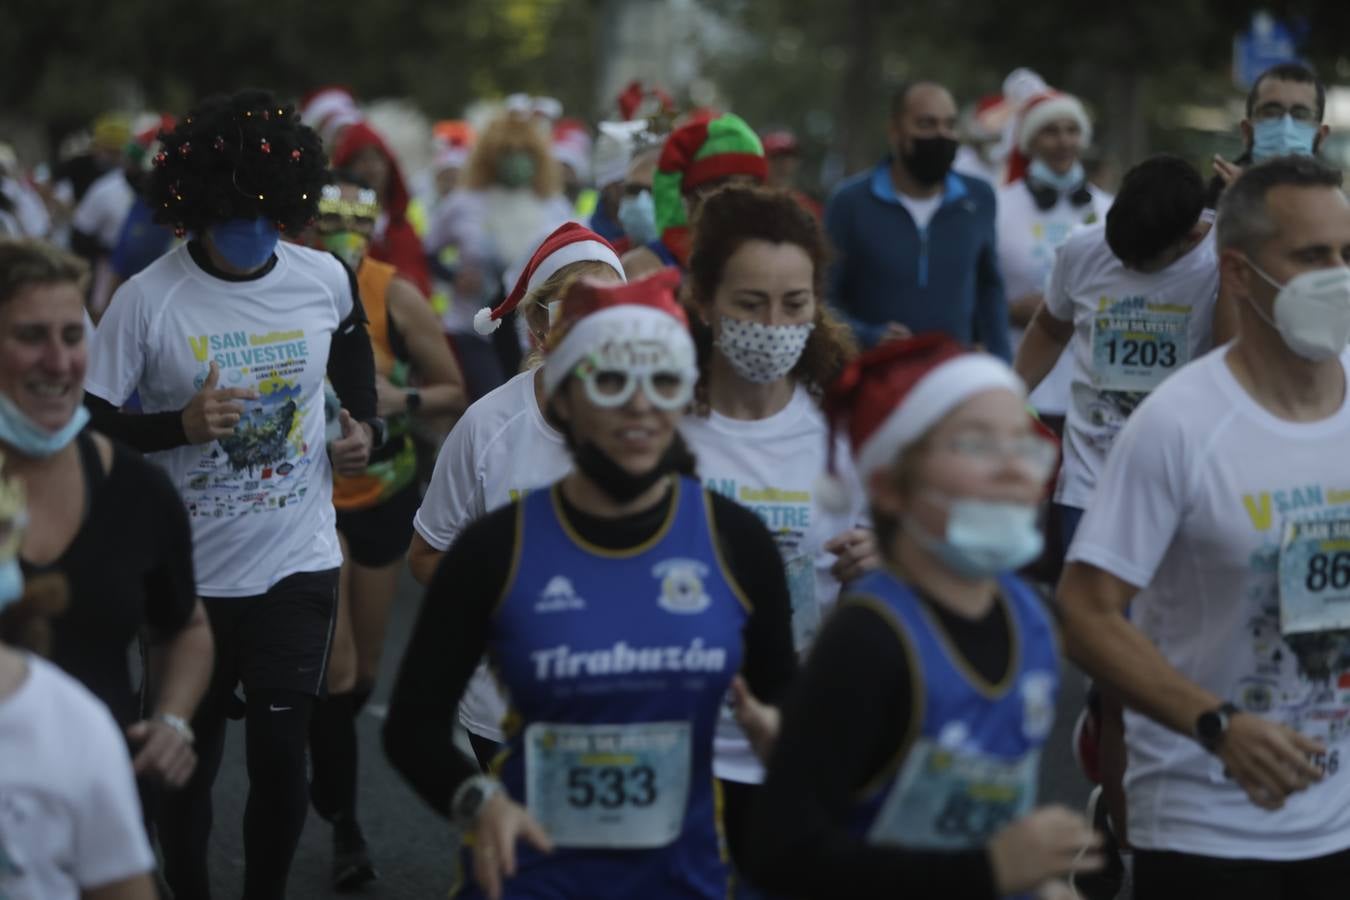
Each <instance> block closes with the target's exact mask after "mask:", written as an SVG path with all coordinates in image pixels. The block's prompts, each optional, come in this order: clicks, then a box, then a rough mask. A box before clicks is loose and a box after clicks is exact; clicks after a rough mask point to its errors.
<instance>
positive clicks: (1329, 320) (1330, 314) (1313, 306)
mask: <svg viewBox="0 0 1350 900" xmlns="http://www.w3.org/2000/svg"><path fill="white" fill-rule="evenodd" d="M1247 265H1249V266H1251V267H1252V271H1254V272H1255V273H1256V274H1257V275H1260V276H1261V277H1262V278H1263V279H1265V281H1266V283H1267V284H1269V285H1270V286H1271V287H1274V288H1278V289H1279V293H1278V294H1276V295H1275V319H1274V321H1271V319H1270V318H1269V317H1268V316H1267V315H1266V314H1265V313H1264V312H1262V311H1261V308H1260V307H1259V306H1257V305H1256V304H1255V303H1254V302H1253V303H1252V308H1253V309H1255V310H1256V314H1257V315H1259V316H1260V317H1261V318H1262V319H1265V321H1266V323H1267V324H1268V325H1270V326H1271V327H1272V328H1274V329H1275V330H1276V331H1278V332H1279V333H1280V337H1281V338H1283V339H1284V343H1285V344H1286V346H1288V347H1289V349H1290V350H1292V351H1294V352H1295V353H1297V354H1298V355H1299V356H1301V357H1303V358H1304V359H1306V360H1309V361H1311V362H1322V361H1324V360H1328V359H1334V358H1335V357H1337V356H1339V355H1340V354H1341V353H1343V352H1344V351H1345V348H1346V344H1347V343H1350V269H1348V268H1346V267H1345V266H1336V267H1334V268H1330V269H1314V270H1313V271H1311V272H1304V273H1302V274H1301V275H1296V276H1294V277H1293V278H1291V279H1289V281H1287V282H1285V283H1284V284H1280V283H1279V282H1278V281H1276V280H1275V279H1274V278H1271V277H1270V276H1269V275H1267V274H1266V273H1265V272H1264V271H1262V270H1261V268H1260V267H1259V266H1257V265H1256V263H1254V262H1252V261H1251V260H1247ZM1248 302H1252V301H1251V299H1250V298H1248Z"/></svg>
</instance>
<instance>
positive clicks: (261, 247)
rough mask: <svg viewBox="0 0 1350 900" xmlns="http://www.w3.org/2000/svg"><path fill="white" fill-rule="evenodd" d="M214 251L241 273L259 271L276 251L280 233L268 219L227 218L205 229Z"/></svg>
mask: <svg viewBox="0 0 1350 900" xmlns="http://www.w3.org/2000/svg"><path fill="white" fill-rule="evenodd" d="M206 233H207V234H208V235H210V237H211V244H212V246H214V247H215V248H216V252H217V253H219V254H220V255H221V256H223V257H225V261H226V262H227V263H229V264H230V265H232V266H234V267H235V268H236V269H239V270H241V271H244V272H252V271H253V270H254V269H257V268H260V267H261V266H262V264H263V263H265V262H267V260H268V259H269V258H271V256H272V251H274V250H276V249H277V241H278V240H280V238H281V232H279V231H278V230H277V226H276V223H275V222H272V221H270V220H268V219H264V218H261V217H259V218H257V219H230V220H229V221H228V222H221V223H220V224H219V225H212V226H210V227H209V228H207V229H206Z"/></svg>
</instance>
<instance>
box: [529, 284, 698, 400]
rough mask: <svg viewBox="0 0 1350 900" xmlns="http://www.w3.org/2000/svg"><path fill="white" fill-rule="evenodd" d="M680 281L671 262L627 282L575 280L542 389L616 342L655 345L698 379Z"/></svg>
mask: <svg viewBox="0 0 1350 900" xmlns="http://www.w3.org/2000/svg"><path fill="white" fill-rule="evenodd" d="M679 286H680V273H679V272H677V271H675V270H674V269H669V268H667V269H662V270H660V271H659V272H657V273H655V274H654V275H650V276H648V277H646V278H642V279H639V280H637V281H634V282H631V283H629V284H619V285H611V284H604V283H601V282H598V281H594V280H591V279H582V280H581V281H578V282H576V283H575V284H573V285H572V286H571V287H570V288H569V289H568V291H567V293H566V294H565V295H564V296H563V299H562V313H561V315H560V317H559V321H558V325H557V326H555V330H556V333H559V334H561V335H562V339H561V340H560V341H559V342H558V344H557V346H556V347H554V348H553V349H552V350H551V351H549V354H548V359H547V360H545V362H544V392H545V393H546V394H552V393H553V392H554V391H555V390H557V388H558V386H559V385H560V384H562V383H563V381H564V380H565V379H566V378H567V376H568V375H570V374H571V373H572V372H573V371H574V370H575V369H576V367H577V366H578V365H579V364H580V363H581V361H582V360H584V359H586V358H587V357H589V356H591V355H592V354H594V353H597V352H599V351H601V350H602V349H603V348H605V347H606V346H609V345H614V344H633V343H641V344H643V345H645V346H646V348H647V349H648V350H650V349H651V348H653V347H655V348H656V349H657V351H658V352H660V353H662V354H663V355H664V356H665V357H666V359H665V364H667V365H669V366H670V368H671V369H672V370H673V371H679V372H682V373H683V374H684V375H685V376H686V377H687V378H689V379H691V380H693V379H696V378H697V377H698V355H697V352H696V351H695V349H694V339H693V337H691V336H690V334H689V319H688V317H687V316H686V315H685V312H684V307H682V306H681V305H680V303H679V301H678V300H676V299H675V291H676V290H677V289H678V288H679Z"/></svg>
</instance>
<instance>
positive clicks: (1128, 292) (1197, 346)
mask: <svg viewBox="0 0 1350 900" xmlns="http://www.w3.org/2000/svg"><path fill="white" fill-rule="evenodd" d="M1218 293H1219V264H1218V258H1217V257H1216V256H1215V251H1214V230H1213V229H1212V228H1211V229H1210V231H1209V233H1208V234H1207V235H1206V236H1205V237H1204V239H1203V240H1201V241H1200V243H1199V244H1197V245H1196V246H1195V247H1193V248H1191V250H1190V252H1188V253H1187V254H1186V255H1185V256H1183V257H1181V259H1178V260H1177V261H1176V262H1174V263H1172V264H1171V265H1170V266H1168V267H1167V268H1165V269H1163V270H1162V271H1161V272H1154V273H1150V274H1144V273H1142V272H1134V271H1131V270H1129V269H1127V268H1125V266H1124V264H1123V263H1121V261H1120V260H1119V259H1117V258H1116V255H1115V254H1114V253H1112V252H1111V248H1110V247H1109V246H1107V244H1106V225H1105V224H1104V223H1103V224H1099V225H1092V226H1088V227H1086V228H1082V229H1080V230H1078V231H1076V232H1075V233H1073V234H1071V235H1070V236H1069V238H1068V240H1066V241H1065V242H1064V244H1063V245H1062V246H1061V247H1060V249H1059V254H1058V255H1057V256H1056V258H1055V265H1054V268H1053V269H1052V270H1051V273H1050V284H1049V287H1048V288H1047V289H1046V292H1045V304H1046V308H1047V310H1048V311H1049V312H1050V314H1051V315H1053V316H1054V317H1055V318H1056V319H1059V320H1061V321H1065V322H1068V321H1072V322H1073V325H1074V333H1073V338H1072V339H1071V341H1070V344H1069V347H1068V349H1069V351H1071V353H1072V355H1073V378H1072V381H1071V383H1070V386H1069V409H1068V416H1067V419H1066V421H1065V425H1064V466H1063V469H1062V470H1061V471H1060V475H1059V484H1058V486H1057V488H1056V490H1055V500H1056V501H1058V502H1059V503H1062V504H1064V505H1066V506H1074V507H1078V508H1079V509H1086V508H1087V506H1088V501H1089V499H1090V498H1091V496H1092V488H1093V486H1094V485H1095V484H1096V483H1097V473H1098V472H1100V471H1101V468H1102V464H1103V463H1104V462H1105V461H1106V452H1107V451H1108V450H1110V449H1111V444H1112V443H1113V442H1114V441H1115V439H1116V435H1118V434H1119V433H1120V429H1121V428H1122V427H1123V426H1124V424H1125V420H1126V419H1127V418H1128V417H1129V415H1130V413H1131V412H1133V411H1134V408H1135V407H1136V406H1138V405H1139V401H1141V400H1142V399H1143V398H1144V397H1145V396H1147V395H1148V393H1149V392H1150V391H1151V390H1153V389H1154V388H1156V387H1157V386H1158V385H1159V384H1161V383H1162V381H1163V380H1164V379H1165V378H1167V377H1168V376H1170V375H1171V374H1172V373H1173V372H1176V371H1177V370H1178V369H1180V368H1181V367H1182V366H1184V365H1185V364H1186V363H1187V362H1188V361H1189V360H1191V359H1195V358H1196V357H1198V356H1200V355H1201V354H1203V353H1205V352H1207V351H1208V350H1209V349H1210V347H1211V346H1212V344H1213V335H1214V301H1215V299H1216V297H1217V296H1218Z"/></svg>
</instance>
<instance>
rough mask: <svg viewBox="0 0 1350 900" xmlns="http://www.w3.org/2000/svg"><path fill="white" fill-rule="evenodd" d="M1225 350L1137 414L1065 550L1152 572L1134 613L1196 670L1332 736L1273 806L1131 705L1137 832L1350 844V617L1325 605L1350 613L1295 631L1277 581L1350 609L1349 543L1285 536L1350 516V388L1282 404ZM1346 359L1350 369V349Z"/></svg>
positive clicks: (1152, 837)
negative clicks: (1244, 378)
mask: <svg viewBox="0 0 1350 900" xmlns="http://www.w3.org/2000/svg"><path fill="white" fill-rule="evenodd" d="M1227 352H1228V350H1227V348H1220V349H1218V350H1215V351H1214V352H1212V353H1210V354H1208V355H1207V356H1205V357H1204V358H1202V359H1200V360H1199V361H1197V362H1195V363H1193V364H1192V365H1190V366H1188V367H1187V368H1186V369H1184V370H1183V371H1181V372H1179V373H1177V374H1176V375H1175V376H1173V377H1172V378H1170V379H1168V381H1167V382H1166V383H1165V384H1164V385H1163V386H1162V387H1160V388H1159V389H1158V390H1157V391H1155V392H1154V393H1153V395H1152V396H1150V397H1149V398H1148V399H1147V400H1145V401H1144V403H1143V404H1142V405H1141V406H1140V407H1139V409H1137V410H1136V411H1135V413H1134V415H1133V416H1131V417H1130V420H1129V422H1128V423H1127V424H1126V425H1125V428H1124V430H1123V431H1122V432H1121V434H1120V437H1119V439H1118V440H1117V441H1116V444H1115V447H1113V448H1112V450H1111V454H1110V457H1109V459H1108V460H1107V463H1106V467H1105V469H1104V470H1103V472H1102V474H1101V480H1100V482H1099V484H1098V485H1097V494H1096V496H1095V497H1094V499H1093V502H1092V504H1091V505H1090V506H1089V507H1088V509H1087V514H1086V515H1085V517H1084V518H1083V522H1082V525H1081V526H1080V527H1079V529H1078V534H1077V537H1076V539H1075V540H1074V543H1073V546H1072V548H1071V549H1070V550H1069V556H1068V558H1069V560H1070V561H1077V562H1084V563H1088V564H1090V565H1093V566H1096V567H1097V568H1099V569H1102V570H1103V571H1106V572H1109V573H1110V574H1112V575H1114V576H1116V577H1117V578H1120V579H1122V580H1123V581H1126V582H1128V583H1129V584H1132V585H1135V586H1136V587H1139V588H1141V591H1140V593H1139V594H1138V595H1137V596H1136V597H1135V598H1134V600H1133V602H1132V604H1131V609H1130V618H1131V620H1132V621H1133V623H1134V624H1135V626H1136V627H1138V628H1139V630H1140V631H1142V632H1143V633H1144V634H1145V635H1146V636H1147V637H1148V638H1149V639H1150V640H1151V641H1153V643H1154V644H1155V645H1157V647H1158V649H1159V650H1160V651H1161V652H1162V654H1163V655H1164V656H1165V657H1167V660H1168V662H1170V663H1171V664H1172V665H1173V666H1175V667H1176V668H1177V670H1178V671H1180V672H1181V673H1182V674H1183V675H1185V676H1186V677H1187V678H1189V679H1190V680H1191V681H1193V682H1195V683H1196V684H1199V685H1201V686H1202V687H1204V688H1207V689H1208V690H1210V691H1213V692H1214V693H1215V694H1217V695H1218V696H1220V697H1222V698H1224V699H1225V700H1227V701H1230V702H1232V703H1234V704H1236V705H1237V706H1238V707H1239V708H1241V709H1243V710H1245V711H1248V712H1252V713H1255V714H1257V715H1260V716H1263V717H1265V718H1268V719H1271V720H1274V721H1278V722H1283V723H1285V724H1286V725H1288V726H1290V727H1291V728H1294V729H1296V730H1298V731H1299V732H1301V733H1303V734H1305V735H1307V736H1309V737H1312V738H1316V739H1319V740H1321V741H1323V742H1324V743H1326V744H1327V746H1328V747H1329V748H1330V750H1331V753H1330V754H1329V758H1328V759H1327V760H1326V771H1327V775H1326V778H1325V779H1324V780H1323V781H1322V782H1321V783H1319V784H1315V785H1313V786H1312V787H1310V788H1309V789H1308V790H1306V791H1303V792H1301V793H1297V794H1294V795H1293V796H1291V797H1289V799H1288V800H1286V801H1285V805H1284V807H1283V808H1282V809H1280V810H1277V811H1274V812H1269V811H1266V810H1264V809H1260V808H1258V807H1257V806H1255V805H1254V804H1253V803H1252V802H1251V801H1250V800H1248V799H1247V796H1246V794H1245V793H1244V792H1243V791H1242V789H1241V788H1240V787H1238V785H1237V783H1236V782H1234V781H1232V780H1231V779H1229V778H1227V777H1225V775H1224V774H1223V766H1222V764H1221V763H1220V762H1219V759H1218V757H1215V756H1213V755H1211V754H1209V753H1208V752H1206V751H1205V750H1204V749H1203V748H1201V746H1200V745H1199V744H1198V743H1196V742H1195V741H1194V740H1192V739H1191V738H1189V737H1185V736H1183V735H1180V734H1177V733H1175V732H1173V731H1171V730H1170V729H1167V728H1164V727H1163V726H1162V725H1159V724H1157V723H1155V722H1154V721H1153V720H1151V719H1148V718H1145V717H1144V716H1142V715H1139V714H1137V713H1132V712H1128V711H1127V712H1126V714H1125V724H1126V728H1125V741H1126V746H1127V749H1128V751H1129V766H1128V769H1127V771H1126V774H1125V794H1126V797H1127V799H1128V802H1129V814H1130V840H1131V842H1133V843H1134V844H1135V845H1136V846H1139V847H1144V848H1146V849H1150V850H1172V851H1179V852H1182V853H1192V854H1200V855H1204V856H1216V857H1223V858H1238V857H1250V858H1255V859H1270V860H1290V859H1308V858H1312V857H1315V856H1321V855H1324V854H1329V853H1335V852H1338V851H1341V850H1344V849H1346V848H1347V847H1350V631H1347V630H1345V628H1344V627H1343V625H1344V622H1341V623H1336V622H1334V621H1331V620H1326V624H1329V625H1333V626H1334V625H1338V624H1339V625H1341V627H1332V628H1330V629H1329V630H1325V631H1321V632H1309V633H1306V634H1298V635H1294V636H1292V637H1284V636H1282V634H1281V606H1282V603H1281V598H1282V597H1283V599H1284V604H1285V606H1286V609H1285V615H1286V616H1288V614H1289V612H1290V611H1292V610H1293V609H1294V608H1295V607H1294V605H1293V604H1295V603H1299V604H1303V603H1305V602H1306V601H1307V600H1308V599H1310V596H1311V598H1312V599H1316V600H1318V601H1325V603H1324V604H1322V605H1320V608H1321V609H1322V610H1323V611H1330V613H1331V614H1332V615H1343V613H1341V612H1340V610H1342V609H1344V608H1345V606H1346V603H1345V602H1344V601H1350V553H1348V552H1347V548H1350V543H1347V542H1346V541H1344V540H1340V541H1337V540H1311V541H1309V540H1297V541H1295V542H1293V543H1292V544H1289V546H1287V547H1285V548H1284V549H1283V550H1282V545H1284V544H1286V543H1287V538H1288V536H1289V535H1290V533H1291V530H1292V529H1295V528H1296V527H1298V526H1302V527H1303V528H1307V527H1308V525H1309V524H1310V523H1312V527H1313V528H1324V529H1327V531H1328V533H1330V534H1333V535H1334V534H1335V533H1337V532H1338V531H1339V532H1346V531H1348V530H1350V467H1347V465H1346V448H1347V447H1350V400H1347V402H1346V403H1344V404H1342V406H1341V408H1340V410H1339V411H1337V412H1336V413H1335V414H1334V415H1332V416H1331V417H1329V418H1327V419H1323V420H1322V421H1320V422H1311V423H1294V422H1287V421H1283V420H1281V419H1277V418H1276V417H1275V416H1273V415H1271V414H1270V413H1269V412H1267V411H1266V410H1265V409H1263V408H1262V407H1261V406H1259V405H1258V404H1257V403H1256V402H1255V401H1254V400H1252V398H1251V397H1250V396H1249V395H1248V394H1247V392H1246V391H1245V390H1244V389H1243V388H1242V386H1241V385H1239V384H1238V382H1237V380H1236V379H1235V378H1234V377H1233V374H1232V372H1231V371H1230V369H1229V368H1228V365H1227V363H1226V362H1225V356H1226V355H1227ZM1341 361H1342V365H1343V367H1345V368H1347V369H1348V370H1350V352H1347V353H1346V355H1344V356H1343V357H1342V360H1341ZM1347 375H1348V377H1350V371H1348V373H1347ZM1294 533H1298V532H1294ZM1314 552H1316V553H1320V554H1321V555H1322V557H1323V559H1322V560H1321V562H1320V564H1319V563H1318V561H1317V560H1315V559H1313V558H1312V556H1313V555H1314ZM1319 572H1320V575H1319ZM1309 585H1312V587H1313V588H1316V589H1317V590H1316V591H1315V592H1313V593H1312V594H1311V595H1310V593H1309V590H1308V586H1309ZM1305 608H1306V607H1305ZM1309 624H1310V623H1309V622H1308V620H1307V617H1306V616H1305V617H1303V618H1302V619H1301V620H1300V627H1308V626H1309Z"/></svg>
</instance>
